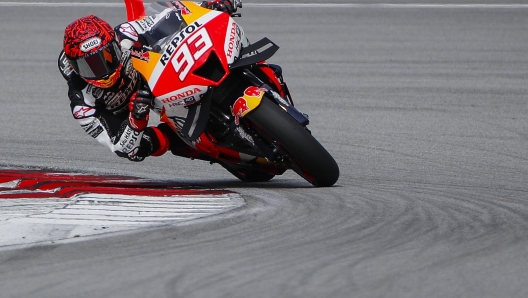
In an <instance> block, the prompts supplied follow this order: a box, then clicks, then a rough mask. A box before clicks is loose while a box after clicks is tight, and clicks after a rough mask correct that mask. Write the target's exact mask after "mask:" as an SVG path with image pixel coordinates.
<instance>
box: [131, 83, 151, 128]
mask: <svg viewBox="0 0 528 298" xmlns="http://www.w3.org/2000/svg"><path fill="white" fill-rule="evenodd" d="M152 99H153V96H152V93H150V91H148V90H139V91H136V92H135V93H134V94H132V97H131V98H130V103H129V104H128V109H129V111H130V114H129V117H128V122H129V123H130V127H131V128H132V129H134V130H136V131H141V130H144V129H145V127H147V124H148V119H149V113H150V106H151V105H152Z"/></svg>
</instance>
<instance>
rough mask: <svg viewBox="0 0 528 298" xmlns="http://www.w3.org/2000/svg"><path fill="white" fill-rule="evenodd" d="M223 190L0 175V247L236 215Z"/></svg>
mask: <svg viewBox="0 0 528 298" xmlns="http://www.w3.org/2000/svg"><path fill="white" fill-rule="evenodd" d="M242 205H244V200H243V199H242V198H241V197H240V196H239V195H238V194H236V193H232V192H229V191H224V190H209V189H196V188H194V189H190V188H185V187H176V186H171V185H169V184H168V183H163V182H153V181H146V180H141V179H138V178H131V177H119V176H94V175H80V174H70V173H56V172H45V171H26V170H22V171H21V170H0V247H1V246H10V245H16V244H26V243H35V242H43V241H51V242H53V241H58V240H64V239H72V238H78V237H84V236H92V235H97V234H103V233H109V232H117V231H124V230H130V229H137V228H140V227H145V226H154V225H164V224H174V223H178V222H183V221H189V220H193V219H198V218H204V217H208V216H212V215H216V214H220V213H224V212H227V211H230V210H233V209H236V208H238V207H240V206H242Z"/></svg>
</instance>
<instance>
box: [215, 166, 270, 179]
mask: <svg viewBox="0 0 528 298" xmlns="http://www.w3.org/2000/svg"><path fill="white" fill-rule="evenodd" d="M220 165H221V166H222V167H224V169H226V170H227V171H229V173H231V174H233V176H235V177H237V178H238V179H240V180H241V181H244V182H267V181H270V180H271V179H272V178H273V177H275V175H274V174H270V173H267V172H264V171H261V170H257V169H252V168H247V167H243V166H238V165H232V164H226V163H220Z"/></svg>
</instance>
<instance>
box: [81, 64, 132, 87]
mask: <svg viewBox="0 0 528 298" xmlns="http://www.w3.org/2000/svg"><path fill="white" fill-rule="evenodd" d="M122 68H123V65H122V64H120V65H119V67H117V69H116V70H115V72H114V73H113V74H111V75H109V76H108V78H106V79H99V80H93V79H86V78H83V79H84V80H85V81H86V82H88V84H91V85H94V86H95V87H99V88H110V87H112V86H114V85H115V83H116V82H117V80H118V79H119V77H120V74H121V69H122Z"/></svg>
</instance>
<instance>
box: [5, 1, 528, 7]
mask: <svg viewBox="0 0 528 298" xmlns="http://www.w3.org/2000/svg"><path fill="white" fill-rule="evenodd" d="M147 4H148V3H147ZM0 6H13V7H17V6H18V7H21V6H35V7H124V3H97V2H84V3H78V2H64V3H59V2H0ZM244 6H245V7H291V8H310V7H312V8H361V7H369V8H528V4H499V3H496V4H494V3H490V4H442V3H431V4H426V3H424V4H420V3H400V4H391V3H371V4H368V3H367V4H360V3H247V4H244Z"/></svg>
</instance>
